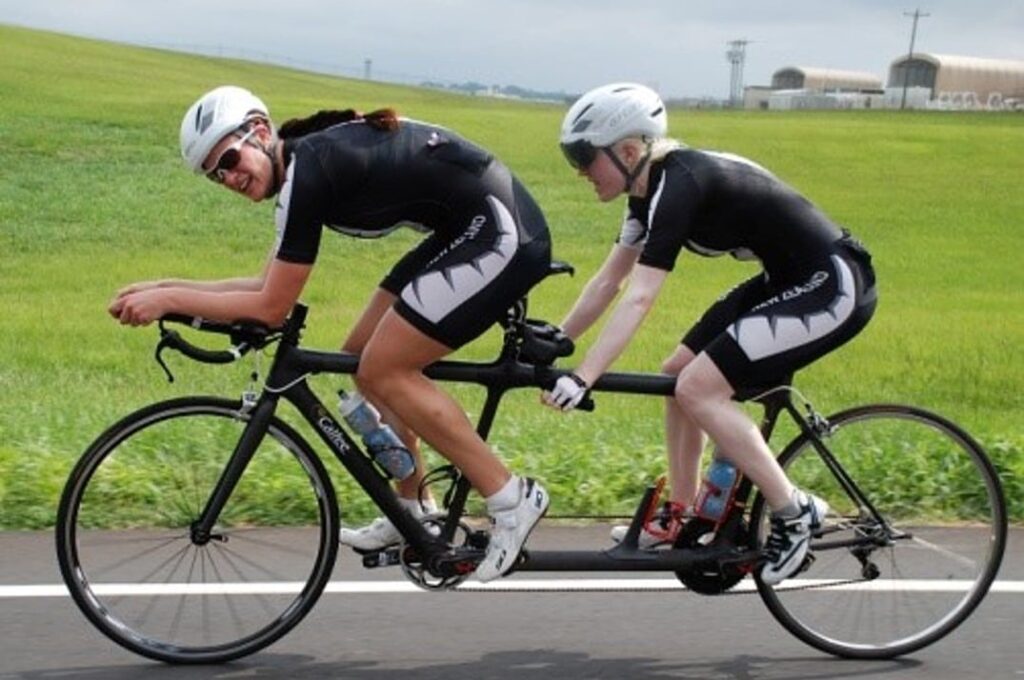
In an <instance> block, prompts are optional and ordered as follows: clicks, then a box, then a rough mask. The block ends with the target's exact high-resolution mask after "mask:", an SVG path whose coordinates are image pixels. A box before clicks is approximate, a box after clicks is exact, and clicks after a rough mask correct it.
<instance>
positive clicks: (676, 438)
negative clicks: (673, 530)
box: [661, 345, 704, 507]
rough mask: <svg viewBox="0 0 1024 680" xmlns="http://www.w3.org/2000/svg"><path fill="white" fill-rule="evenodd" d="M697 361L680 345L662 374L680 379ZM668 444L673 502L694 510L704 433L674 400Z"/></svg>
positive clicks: (668, 403) (668, 412) (669, 403)
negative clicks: (685, 370) (686, 368)
mask: <svg viewBox="0 0 1024 680" xmlns="http://www.w3.org/2000/svg"><path fill="white" fill-rule="evenodd" d="M693 359H694V355H693V352H692V351H691V350H690V348H689V347H687V346H685V345H680V346H679V347H678V348H677V349H676V351H675V353H674V354H673V355H672V356H671V357H669V358H668V359H667V360H666V361H665V363H664V364H662V367H661V372H662V373H664V374H666V375H671V376H678V375H679V373H680V372H681V371H682V370H683V369H684V368H685V367H686V366H687V365H689V364H690V363H691V362H692V361H693ZM665 444H666V455H667V456H668V483H669V487H670V488H671V494H670V495H669V500H670V501H672V502H673V503H679V504H681V505H684V506H686V507H689V506H692V505H693V502H694V501H695V500H696V499H697V491H698V489H699V488H700V458H701V454H703V452H704V432H703V431H702V430H701V429H700V426H699V425H697V423H696V422H694V420H693V419H692V418H691V417H690V416H689V415H687V413H686V411H685V410H684V409H683V408H682V406H680V404H679V402H678V401H676V399H675V398H673V397H667V398H666V399H665Z"/></svg>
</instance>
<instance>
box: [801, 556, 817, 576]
mask: <svg viewBox="0 0 1024 680" xmlns="http://www.w3.org/2000/svg"><path fill="white" fill-rule="evenodd" d="M815 559H817V558H816V557H815V556H814V553H807V557H805V558H804V561H803V562H801V563H800V568H799V569H797V570H796V573H798V574H802V573H803V572H805V571H807V570H808V569H810V568H811V565H812V564H814V560H815Z"/></svg>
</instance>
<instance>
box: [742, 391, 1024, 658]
mask: <svg viewBox="0 0 1024 680" xmlns="http://www.w3.org/2000/svg"><path fill="white" fill-rule="evenodd" d="M829 423H830V425H831V428H830V433H829V434H827V435H825V436H824V437H822V439H821V441H822V442H823V444H824V446H825V447H827V450H828V451H829V452H831V455H832V456H833V457H834V458H835V460H836V461H837V462H838V464H839V465H840V466H841V468H842V470H844V471H845V473H846V474H847V475H849V478H850V479H851V480H852V482H853V484H854V485H856V486H857V487H858V488H859V489H860V491H861V492H862V494H863V495H864V497H865V498H866V499H867V501H868V504H869V505H870V507H871V508H874V510H875V511H876V512H877V515H878V516H877V517H876V516H875V514H874V513H873V512H872V511H871V509H870V508H869V507H867V505H868V504H864V503H858V502H857V501H856V500H854V495H851V493H850V492H849V491H848V489H847V488H844V485H843V484H841V483H840V482H839V481H838V478H837V476H836V474H834V473H833V471H832V470H830V469H829V467H828V466H827V465H826V462H825V458H824V457H823V456H822V455H821V454H820V453H819V451H818V450H817V448H816V445H815V442H814V441H813V440H812V438H810V437H808V436H806V435H802V436H800V437H798V438H797V439H796V440H794V441H793V442H792V443H791V444H790V445H789V446H788V447H787V448H786V450H785V451H783V452H782V454H781V455H780V456H779V462H780V464H781V465H782V467H783V468H784V469H785V470H786V473H787V475H789V477H790V479H791V480H792V481H793V483H794V484H796V486H798V487H799V488H801V489H803V490H805V491H808V492H810V493H813V494H815V495H817V496H820V497H821V498H823V499H825V500H826V501H827V502H828V503H829V506H830V511H829V514H828V515H827V516H826V518H825V523H824V526H823V530H822V532H821V534H820V535H817V536H815V537H814V538H813V539H812V542H811V553H812V554H813V556H814V558H815V559H814V561H813V562H812V563H811V564H810V566H809V568H807V570H806V571H804V572H803V573H800V574H797V575H795V576H794V577H793V578H791V579H789V580H787V581H784V582H783V583H781V584H779V585H777V586H774V587H773V586H768V585H765V584H764V583H763V582H761V580H760V578H757V587H758V590H759V591H760V594H761V597H762V598H763V599H764V602H765V604H766V605H767V606H768V609H769V610H770V611H771V613H772V614H773V615H774V616H775V618H776V619H778V620H779V622H780V623H782V625H783V626H785V627H786V628H787V629H788V630H789V631H790V632H792V633H793V634H794V635H796V636H797V637H798V638H800V639H801V640H803V641H804V642H807V643H808V644H810V645H812V646H814V647H817V648H818V649H821V650H823V651H826V652H829V653H831V654H836V655H839V656H847V657H858V658H890V657H894V656H899V655H902V654H907V653H909V652H912V651H914V650H917V649H920V648H922V647H924V646H926V645H929V644H931V643H933V642H935V641H936V640H939V639H940V638H942V637H943V636H945V635H947V634H948V633H949V632H950V631H952V630H953V629H954V628H956V627H957V626H958V625H960V624H961V623H962V622H963V621H964V620H965V619H966V618H967V617H968V616H969V615H970V614H971V612H972V611H974V608H975V607H977V606H978V603H980V602H981V600H982V598H983V597H984V596H985V594H986V593H987V592H988V589H989V586H990V585H991V584H992V581H993V580H994V579H995V576H996V572H997V571H998V569H999V564H1000V562H1001V560H1002V555H1003V550H1004V546H1005V542H1006V507H1005V501H1004V498H1003V494H1002V489H1001V486H1000V483H999V479H998V476H997V475H996V471H995V469H994V468H993V467H992V464H991V462H990V461H989V460H988V458H987V456H986V455H985V452H984V451H983V450H982V448H981V447H980V446H979V445H978V444H977V443H976V442H975V441H974V440H973V439H972V438H971V437H970V436H969V435H968V434H967V433H965V432H964V431H963V430H961V429H960V428H959V427H957V426H956V425H955V424H953V423H951V422H949V421H948V420H945V419H944V418H941V417H939V416H936V415H934V414H931V413H928V412H927V411H923V410H920V409H916V408H912V407H905V406H881V405H879V406H865V407H860V408H856V409H852V410H849V411H845V412H843V413H840V414H838V415H836V416H833V417H832V418H830V419H829ZM925 461H927V463H925ZM936 469H938V472H937V473H936V472H935V470H936ZM847 486H848V485H847ZM768 514H769V513H768V512H767V508H766V506H765V504H764V498H763V497H761V496H758V498H757V500H756V502H755V504H754V507H753V510H752V514H751V526H752V527H753V529H754V531H756V532H757V537H758V542H759V544H761V545H763V544H764V541H765V539H766V537H767V535H768V533H769V528H770V527H769V522H768ZM879 518H880V520H881V521H879Z"/></svg>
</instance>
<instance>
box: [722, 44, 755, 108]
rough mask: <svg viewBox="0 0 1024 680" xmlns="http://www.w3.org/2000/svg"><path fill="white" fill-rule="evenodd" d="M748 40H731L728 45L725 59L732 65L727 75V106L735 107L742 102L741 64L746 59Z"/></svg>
mask: <svg viewBox="0 0 1024 680" xmlns="http://www.w3.org/2000/svg"><path fill="white" fill-rule="evenodd" d="M749 44H750V41H749V40H732V41H730V42H729V43H728V45H729V51H728V52H726V53H725V58H726V59H728V60H729V63H730V64H732V71H731V73H730V75H729V106H731V107H732V108H736V106H737V105H738V104H739V103H740V102H741V101H742V100H743V62H744V61H746V58H747V45H749Z"/></svg>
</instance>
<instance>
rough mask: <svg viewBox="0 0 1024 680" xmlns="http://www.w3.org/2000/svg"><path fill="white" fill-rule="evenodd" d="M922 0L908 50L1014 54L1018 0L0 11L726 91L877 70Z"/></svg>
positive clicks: (330, 62)
mask: <svg viewBox="0 0 1024 680" xmlns="http://www.w3.org/2000/svg"><path fill="white" fill-rule="evenodd" d="M918 7H920V9H921V11H922V12H925V13H928V14H930V16H928V17H925V18H922V19H921V20H920V23H919V26H918V33H917V46H916V47H917V51H924V52H936V53H940V54H956V55H968V56H978V57H994V58H1001V59H1015V60H1022V61H1024V0H920V3H919V4H915V2H914V0H908V1H907V2H899V1H896V2H894V1H893V0H778V1H775V2H772V1H771V0H760V1H758V0H617V1H614V2H612V1H610V0H362V1H361V2H351V1H349V0H336V1H332V0H272V1H265V0H221V1H218V0H173V1H166V0H165V1H160V2H157V1H150V0H0V23H9V24H16V25H21V26H30V27H37V28H46V29H51V30H56V31H60V32H66V33H73V34H77V35H83V36H90V37H97V38H103V39H108V40H115V41H123V42H132V43H139V44H148V45H159V46H164V47H172V48H179V49H188V48H194V49H196V50H197V51H205V52H211V51H213V52H216V50H223V53H224V54H225V55H227V56H249V57H250V58H261V57H262V58H263V59H270V60H273V61H279V62H281V63H287V64H288V65H292V66H298V67H305V68H311V69H315V70H327V71H331V72H335V73H339V74H341V75H346V76H352V77H361V76H362V74H363V68H364V61H365V60H366V59H370V60H372V71H371V72H372V74H373V76H374V78H375V79H379V80H393V81H400V82H407V83H417V82H421V81H425V80H434V81H439V82H445V83H452V82H465V81H470V80H473V81H478V82H481V83H486V84H496V85H519V86H521V87H526V88H530V89H534V90H545V91H565V92H570V93H571V92H581V91H583V90H586V89H589V88H590V87H593V86H596V85H599V84H602V83H605V82H610V81H616V80H634V81H640V82H644V83H647V84H650V85H652V86H654V87H656V88H657V89H658V90H659V91H660V92H661V94H662V95H663V96H666V97H679V96H703V95H708V96H714V97H725V96H727V95H728V92H729V74H730V67H729V64H728V62H727V61H726V58H725V52H726V49H727V46H726V43H727V42H729V41H731V40H736V39H746V40H749V41H751V42H750V44H749V45H748V47H747V59H746V69H745V77H744V82H745V84H747V85H765V84H768V83H769V82H770V80H771V74H772V73H773V72H774V71H775V70H777V69H779V68H781V67H783V66H818V67H826V68H837V69H843V70H851V71H867V72H871V73H874V74H876V75H877V76H878V77H879V78H882V79H883V81H884V80H885V78H886V76H887V72H888V66H889V63H890V62H891V61H892V60H893V59H895V58H896V57H898V56H900V55H901V54H904V53H905V52H906V50H907V47H908V44H909V41H910V32H911V24H912V20H911V19H910V18H909V17H907V16H904V12H912V11H913V10H914V9H916V8H918Z"/></svg>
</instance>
